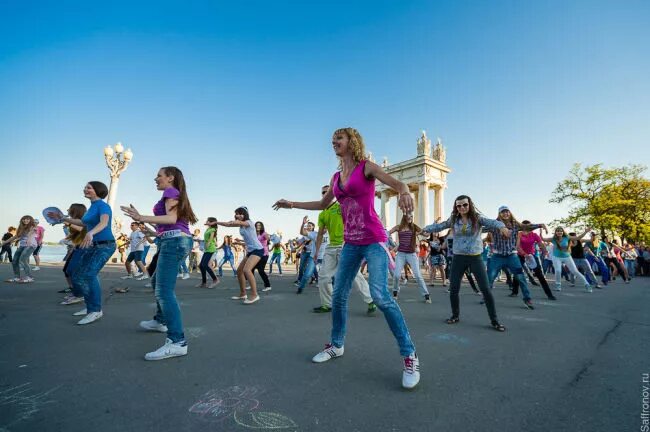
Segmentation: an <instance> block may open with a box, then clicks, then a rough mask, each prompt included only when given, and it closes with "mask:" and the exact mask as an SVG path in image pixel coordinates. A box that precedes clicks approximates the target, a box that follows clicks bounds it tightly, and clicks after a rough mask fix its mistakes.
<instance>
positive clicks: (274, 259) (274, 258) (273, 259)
mask: <svg viewBox="0 0 650 432" xmlns="http://www.w3.org/2000/svg"><path fill="white" fill-rule="evenodd" d="M273 263H277V265H278V270H279V271H280V274H282V265H281V264H280V254H275V253H274V254H273V255H271V262H270V263H269V274H271V273H273Z"/></svg>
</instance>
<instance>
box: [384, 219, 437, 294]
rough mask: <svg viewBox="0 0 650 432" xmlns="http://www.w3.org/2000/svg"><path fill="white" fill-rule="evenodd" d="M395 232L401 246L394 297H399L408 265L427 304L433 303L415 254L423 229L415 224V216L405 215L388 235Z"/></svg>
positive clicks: (397, 257) (395, 272) (398, 253)
mask: <svg viewBox="0 0 650 432" xmlns="http://www.w3.org/2000/svg"><path fill="white" fill-rule="evenodd" d="M394 232H397V236H398V239H399V245H398V246H397V256H396V259H395V271H394V277H393V297H394V298H397V296H398V295H399V278H400V275H401V274H402V269H403V268H404V265H405V264H408V265H409V266H410V267H411V270H412V271H413V274H414V275H415V280H416V282H417V284H418V288H420V294H421V295H422V297H423V299H424V302H425V303H431V296H430V295H429V290H428V289H427V285H426V283H425V282H424V278H423V277H422V273H420V262H419V260H418V256H417V254H416V253H415V247H416V245H417V241H418V235H420V233H421V232H422V229H421V228H420V227H419V226H417V225H416V224H414V223H413V215H412V214H405V215H403V216H402V220H401V221H400V224H399V225H396V226H394V227H393V228H392V229H391V230H390V231H389V232H388V235H389V236H390V235H392V234H393V233H394Z"/></svg>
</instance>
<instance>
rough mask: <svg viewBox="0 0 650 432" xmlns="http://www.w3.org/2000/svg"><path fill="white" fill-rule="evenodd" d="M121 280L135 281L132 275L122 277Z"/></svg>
mask: <svg viewBox="0 0 650 432" xmlns="http://www.w3.org/2000/svg"><path fill="white" fill-rule="evenodd" d="M120 279H124V280H126V279H133V275H132V274H128V275H126V276H122V277H121V278H120Z"/></svg>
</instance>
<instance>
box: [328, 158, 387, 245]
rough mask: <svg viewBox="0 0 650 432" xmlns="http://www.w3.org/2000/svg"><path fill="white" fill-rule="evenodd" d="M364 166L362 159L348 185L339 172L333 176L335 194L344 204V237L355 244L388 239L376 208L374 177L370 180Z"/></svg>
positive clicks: (346, 240) (366, 243) (380, 241)
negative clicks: (344, 182)
mask: <svg viewBox="0 0 650 432" xmlns="http://www.w3.org/2000/svg"><path fill="white" fill-rule="evenodd" d="M365 166H366V161H361V162H359V164H358V165H357V166H356V167H355V168H354V170H352V174H351V175H350V178H349V180H348V183H347V184H346V185H345V186H343V185H341V183H340V177H341V173H340V172H336V173H335V174H334V177H333V183H334V196H335V197H336V199H337V200H338V202H339V203H340V204H341V216H343V239H344V240H345V242H346V243H349V244H352V245H356V246H366V245H369V244H372V243H385V242H386V239H387V237H386V230H385V229H384V226H383V225H382V223H381V220H380V219H379V216H377V212H376V211H375V180H374V179H373V180H368V179H367V178H366V176H365V175H364V174H363V172H364V169H365Z"/></svg>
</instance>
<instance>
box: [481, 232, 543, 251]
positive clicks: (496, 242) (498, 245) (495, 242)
mask: <svg viewBox="0 0 650 432" xmlns="http://www.w3.org/2000/svg"><path fill="white" fill-rule="evenodd" d="M541 226H542V225H540V224H535V225H532V224H531V225H530V228H531V229H537V228H540V227H541ZM509 230H510V237H504V236H502V235H501V232H500V231H499V230H496V229H490V230H488V232H490V233H491V234H492V253H493V254H496V255H512V254H513V253H516V252H517V233H519V227H518V226H516V225H515V226H513V227H512V228H509Z"/></svg>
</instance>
